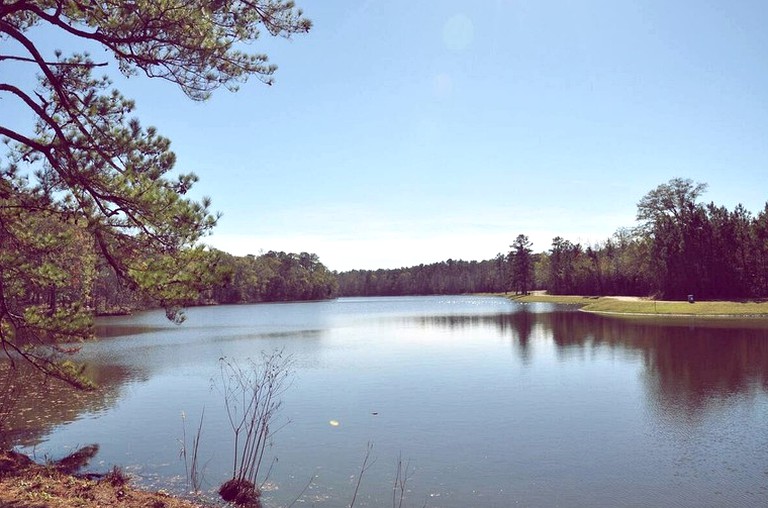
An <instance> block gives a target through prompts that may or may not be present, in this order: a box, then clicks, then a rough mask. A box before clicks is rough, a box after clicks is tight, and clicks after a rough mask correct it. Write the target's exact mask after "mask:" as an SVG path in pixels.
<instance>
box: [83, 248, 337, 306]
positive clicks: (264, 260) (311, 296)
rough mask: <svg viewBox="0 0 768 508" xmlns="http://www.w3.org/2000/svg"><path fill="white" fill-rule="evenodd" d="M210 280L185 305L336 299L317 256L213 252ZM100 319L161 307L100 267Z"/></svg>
mask: <svg viewBox="0 0 768 508" xmlns="http://www.w3.org/2000/svg"><path fill="white" fill-rule="evenodd" d="M205 262H206V263H207V265H208V266H209V267H210V270H211V272H212V273H211V274H210V280H209V281H206V283H205V284H201V286H200V288H199V290H198V292H197V293H195V294H193V295H191V296H190V297H189V298H188V299H187V301H186V305H190V306H194V305H213V304H235V303H259V302H286V301H303V300H323V299H328V298H333V297H335V296H337V293H338V282H337V279H336V274H335V273H333V272H331V271H330V270H328V268H326V267H325V265H323V264H322V263H321V262H320V260H319V259H318V257H317V255H315V254H310V253H307V252H301V253H299V254H295V253H286V252H275V251H269V252H267V253H266V254H261V255H258V256H255V255H252V254H249V255H246V256H233V255H231V254H228V253H226V252H222V251H218V250H212V251H208V252H207V255H206V261H205ZM93 302H94V307H95V310H96V312H97V313H98V314H110V313H123V312H129V311H131V310H136V309H146V308H151V307H158V306H162V302H158V301H153V300H151V299H148V298H146V297H143V296H142V295H141V294H140V293H138V292H136V291H132V290H130V289H129V288H127V287H126V286H125V285H124V284H122V283H121V281H120V280H119V279H118V277H117V276H116V275H115V274H114V272H113V271H111V270H109V269H108V267H103V268H102V270H101V272H100V273H99V275H98V276H97V277H96V281H95V284H94V287H93Z"/></svg>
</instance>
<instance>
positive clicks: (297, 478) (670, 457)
mask: <svg viewBox="0 0 768 508" xmlns="http://www.w3.org/2000/svg"><path fill="white" fill-rule="evenodd" d="M100 325H103V326H102V327H101V329H100V331H101V334H102V335H103V336H104V338H103V339H101V340H100V341H98V342H95V343H90V344H87V345H86V346H85V347H84V348H83V350H82V355H81V356H82V359H83V360H84V361H86V362H88V364H89V372H90V373H91V375H92V376H93V377H94V378H95V379H97V380H98V382H99V383H100V385H101V390H100V391H99V392H98V394H86V395H78V396H77V398H73V396H72V395H71V394H70V393H69V392H66V391H64V392H62V391H57V390H55V389H50V390H48V391H47V392H46V393H45V394H44V396H45V397H46V398H47V399H49V400H48V401H47V402H46V403H45V404H40V403H36V404H34V407H32V408H30V409H29V410H26V411H21V412H20V413H19V414H18V415H17V422H16V423H17V424H18V425H19V426H23V427H24V430H23V431H20V432H18V433H16V434H14V438H15V439H16V440H17V441H18V442H20V443H22V445H23V446H25V448H24V449H25V450H26V451H28V452H32V451H34V453H35V454H36V455H37V456H38V457H39V458H42V457H45V456H48V457H53V458H56V457H60V456H63V455H65V454H66V453H68V452H69V451H71V450H72V449H74V448H76V447H77V446H80V445H85V444H89V443H98V444H99V445H100V447H101V448H100V452H99V454H98V456H97V457H96V459H95V464H94V466H95V468H96V469H107V468H109V467H111V465H112V464H119V465H122V466H123V467H124V468H125V469H126V470H128V471H129V472H131V473H133V474H134V475H136V476H137V477H138V478H139V480H138V481H140V482H141V483H143V484H145V485H149V486H154V487H164V488H168V489H170V490H175V491H177V492H179V491H183V490H184V489H185V484H184V480H183V476H184V464H183V462H182V461H181V460H180V459H179V448H180V445H179V440H180V439H181V437H182V428H183V423H182V417H181V414H182V412H183V413H184V414H185V415H186V418H187V433H188V434H191V433H192V432H193V428H194V427H196V425H197V422H198V418H199V416H200V414H201V411H202V410H203V408H205V419H204V430H203V436H202V450H201V457H202V459H201V462H202V464H203V465H204V486H206V488H208V489H214V488H215V487H216V486H218V484H219V483H221V481H223V480H226V479H227V477H228V474H230V471H231V455H230V446H231V432H230V430H229V427H228V423H227V421H226V417H225V415H224V411H223V409H222V407H223V406H222V397H221V395H220V394H219V392H218V391H217V390H215V389H211V379H212V378H216V377H217V375H218V372H219V363H218V359H219V358H220V357H222V356H227V357H234V358H245V357H253V358H258V357H259V355H260V352H261V351H272V350H275V349H283V350H285V352H287V353H290V354H291V355H292V356H293V358H294V361H295V366H294V377H293V379H294V380H293V384H292V386H291V388H290V389H289V391H288V392H287V393H286V395H285V397H284V404H285V405H284V410H283V412H282V414H281V415H282V418H283V419H287V420H290V423H289V424H288V425H287V426H286V427H285V428H284V429H283V430H281V431H280V432H279V433H278V434H277V436H276V437H275V443H274V446H273V447H272V448H271V449H270V451H269V452H270V453H271V454H272V455H273V456H276V457H277V458H278V462H277V463H276V464H275V466H274V468H273V470H272V473H271V477H270V482H269V483H268V484H267V490H266V492H265V500H266V501H267V505H268V506H286V505H287V504H289V503H290V502H291V501H292V500H293V499H294V498H295V497H296V495H297V494H298V493H299V492H300V491H301V489H302V488H303V487H304V485H305V484H306V483H307V482H308V480H309V479H310V478H311V477H312V476H313V475H314V476H315V480H314V482H313V483H312V485H311V487H310V488H309V489H308V490H307V493H306V495H305V496H304V497H303V498H302V501H304V502H303V505H304V506H320V507H322V506H329V507H330V506H334V507H336V506H339V507H340V506H346V505H347V504H348V503H349V501H350V499H351V496H352V493H353V491H354V483H355V476H356V475H357V473H358V471H359V468H360V463H361V462H362V460H363V456H364V454H365V450H366V445H367V443H368V442H371V443H373V447H374V448H373V453H372V457H373V458H374V459H375V462H374V464H373V466H372V467H371V469H369V470H368V471H367V472H366V474H365V476H364V478H363V482H362V487H361V494H360V495H359V496H358V501H357V503H356V506H390V505H391V504H392V497H391V496H392V480H393V477H394V474H395V469H396V467H395V464H396V461H397V457H398V455H399V454H402V457H403V459H407V460H410V466H411V471H412V476H411V478H410V480H409V483H408V487H409V490H410V492H409V493H408V497H407V505H408V506H423V505H424V503H425V502H426V504H427V506H431V507H469V506H481V507H508V506H531V507H552V506H564V507H579V506H584V507H587V506H589V507H593V506H632V507H637V506H679V507H688V506H690V507H703V506H712V507H727V506H733V507H736V506H739V507H741V506H766V505H768V324H767V323H766V322H765V321H759V320H755V321H706V320H690V319H685V320H679V321H665V322H663V323H659V322H655V321H651V320H642V319H639V320H626V319H616V318H603V317H599V316H594V315H590V314H586V313H582V312H578V311H576V310H574V309H573V308H569V307H565V306H555V305H549V304H528V305H521V304H516V303H512V302H509V301H507V300H505V299H503V298H493V297H475V296H457V297H417V298H368V299H339V300H336V301H330V302H313V303H295V304H274V305H273V304H264V305H247V306H222V307H208V308H196V309H190V310H189V311H188V320H187V322H186V323H185V324H184V325H182V326H181V327H177V326H175V325H172V324H170V323H168V322H167V321H165V320H164V315H163V314H162V313H157V312H148V313H143V314H139V315H137V316H133V317H129V318H109V319H105V320H102V321H100ZM30 405H33V404H30ZM331 420H335V421H338V422H339V425H338V426H333V425H330V423H329V422H330V421H331ZM361 496H362V499H361V498H360V497H361Z"/></svg>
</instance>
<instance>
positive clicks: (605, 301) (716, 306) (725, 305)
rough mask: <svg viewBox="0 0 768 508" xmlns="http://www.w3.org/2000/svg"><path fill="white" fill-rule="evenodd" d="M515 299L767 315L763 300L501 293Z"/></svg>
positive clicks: (608, 309) (599, 310) (610, 309)
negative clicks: (699, 299)
mask: <svg viewBox="0 0 768 508" xmlns="http://www.w3.org/2000/svg"><path fill="white" fill-rule="evenodd" d="M505 296H506V297H507V298H509V299H510V300H513V301H516V302H526V303H533V302H542V303H560V304H568V305H578V306H579V307H580V310H582V311H584V312H593V313H596V314H610V315H618V316H622V315H626V316H669V317H674V316H677V317H681V316H682V317H686V316H700V317H713V318H716V317H721V318H722V317H726V318H748V317H757V318H768V302H766V301H702V302H696V303H688V302H687V301H670V300H651V299H649V298H640V297H634V296H577V295H548V294H546V293H544V292H539V291H535V292H532V293H531V294H528V295H525V296H523V295H512V294H507V295H505Z"/></svg>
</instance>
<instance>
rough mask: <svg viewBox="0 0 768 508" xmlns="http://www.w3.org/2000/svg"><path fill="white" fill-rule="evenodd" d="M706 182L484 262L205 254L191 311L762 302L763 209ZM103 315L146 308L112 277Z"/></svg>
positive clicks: (103, 290) (106, 279)
mask: <svg viewBox="0 0 768 508" xmlns="http://www.w3.org/2000/svg"><path fill="white" fill-rule="evenodd" d="M705 190H706V184H701V183H694V182H692V181H691V180H687V179H680V178H677V179H673V180H670V181H669V182H667V183H665V184H662V185H659V186H658V187H657V188H655V189H653V190H652V191H650V192H649V193H647V194H646V195H645V196H644V197H642V199H641V200H640V201H639V203H638V206H637V224H635V225H634V226H632V227H625V228H620V229H619V230H618V231H617V232H616V233H615V234H614V235H613V236H612V237H611V238H609V239H606V240H605V241H603V242H600V243H597V244H593V245H582V244H580V243H574V242H572V241H570V240H567V239H565V238H563V237H556V238H554V239H553V240H552V244H551V246H550V248H549V249H548V250H546V251H544V252H539V253H534V252H533V249H532V246H531V242H530V241H529V239H528V237H527V236H526V235H524V234H520V235H518V236H517V237H516V238H515V239H514V240H513V242H512V244H511V245H510V251H509V252H506V253H500V254H498V255H497V256H495V257H494V258H493V259H488V260H484V261H463V260H452V259H449V260H447V261H442V262H439V263H432V264H421V265H418V266H412V267H404V268H398V269H380V270H352V271H346V272H342V273H337V272H332V271H330V270H328V268H326V267H325V266H324V265H323V264H322V263H321V262H320V260H319V259H318V257H317V255H315V254H310V253H306V252H302V253H299V254H293V253H285V252H274V251H270V252H267V253H266V254H261V255H259V256H254V255H248V256H233V255H230V254H227V253H225V252H221V251H216V250H213V251H210V252H208V255H207V256H206V261H205V262H206V263H207V264H208V266H210V267H211V269H210V271H211V275H210V281H207V282H206V283H205V284H202V283H201V286H200V289H199V292H198V293H196V294H194V295H193V296H192V297H190V298H189V299H188V301H187V303H188V304H189V305H201V304H217V303H222V304H232V303H256V302H275V301H300V300H321V299H327V298H334V297H336V296H400V295H435V294H461V293H499V292H514V293H527V292H529V291H530V290H534V289H538V290H546V291H548V292H549V293H551V294H581V295H635V296H651V297H655V298H663V299H685V298H686V297H687V296H688V295H694V296H695V298H697V299H759V298H766V297H768V204H767V205H766V207H765V208H764V209H763V210H761V211H760V212H759V213H758V214H757V215H752V213H750V212H749V211H748V210H746V209H745V208H744V207H743V206H741V205H738V206H736V207H735V208H734V209H733V210H728V209H727V208H725V207H723V206H717V205H715V204H714V203H709V204H703V203H701V202H699V198H700V197H701V195H702V194H703V192H704V191H705ZM93 294H94V302H95V307H96V309H97V311H99V312H100V313H104V312H110V311H114V310H118V311H119V310H124V309H131V308H134V309H135V308H146V307H149V306H153V305H155V306H156V305H157V302H152V301H147V300H140V299H139V297H138V296H137V294H136V293H133V292H131V291H129V290H127V289H125V288H123V287H122V286H121V285H120V284H118V281H117V278H116V277H114V276H113V275H112V276H110V274H109V272H108V271H107V272H104V271H102V272H100V273H99V275H98V276H97V277H96V281H95V284H94V291H93Z"/></svg>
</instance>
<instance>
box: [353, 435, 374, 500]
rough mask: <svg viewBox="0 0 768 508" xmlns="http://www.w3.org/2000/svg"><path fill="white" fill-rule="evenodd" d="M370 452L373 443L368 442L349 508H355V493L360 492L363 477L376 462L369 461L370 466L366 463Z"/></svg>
mask: <svg viewBox="0 0 768 508" xmlns="http://www.w3.org/2000/svg"><path fill="white" fill-rule="evenodd" d="M372 451H373V443H371V442H370V441H368V444H367V445H366V449H365V457H364V458H363V465H362V466H360V473H359V474H358V475H357V485H355V492H354V493H353V494H352V501H350V503H349V508H352V507H353V506H355V500H356V499H357V493H358V491H359V490H360V483H361V482H362V481H363V475H364V474H365V472H366V471H368V470H369V469H370V468H371V466H373V464H374V463H375V462H376V460H375V459H374V460H373V461H371V463H370V464H369V463H368V461H369V460H370V458H371V452H372Z"/></svg>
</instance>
